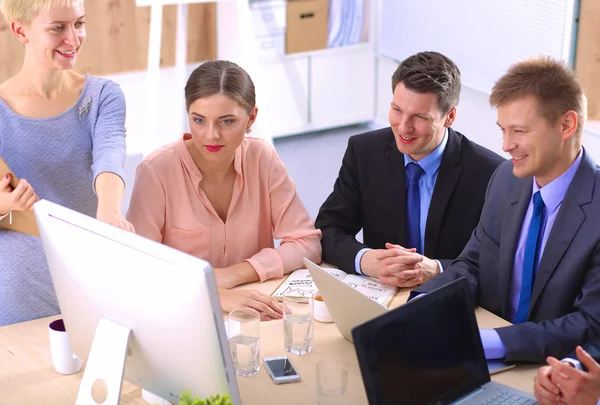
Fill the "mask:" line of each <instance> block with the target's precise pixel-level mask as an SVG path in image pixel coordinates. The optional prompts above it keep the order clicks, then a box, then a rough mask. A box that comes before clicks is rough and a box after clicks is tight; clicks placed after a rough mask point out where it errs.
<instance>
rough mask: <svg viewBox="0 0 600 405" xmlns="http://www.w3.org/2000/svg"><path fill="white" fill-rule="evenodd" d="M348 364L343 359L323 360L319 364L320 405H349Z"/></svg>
mask: <svg viewBox="0 0 600 405" xmlns="http://www.w3.org/2000/svg"><path fill="white" fill-rule="evenodd" d="M347 387H348V363H347V362H346V361H344V360H341V359H322V360H319V361H318V362H317V394H318V398H319V401H318V404H319V405H345V404H347V403H348V398H347V397H346V395H345V394H346V388H347Z"/></svg>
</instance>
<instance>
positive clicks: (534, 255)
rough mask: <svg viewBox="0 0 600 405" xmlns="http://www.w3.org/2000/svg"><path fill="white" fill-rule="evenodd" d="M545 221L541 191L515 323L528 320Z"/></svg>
mask: <svg viewBox="0 0 600 405" xmlns="http://www.w3.org/2000/svg"><path fill="white" fill-rule="evenodd" d="M543 223H544V200H542V195H541V194H540V192H539V191H538V192H536V193H535V194H534V195H533V216H532V217H531V222H529V231H528V232H527V241H526V242H525V255H524V256H523V278H522V280H521V294H520V295H519V307H518V308H517V314H516V315H515V323H522V322H526V321H527V318H528V317H529V305H530V303H531V290H532V288H533V279H534V275H535V274H536V272H537V262H538V260H537V259H538V256H539V253H540V246H541V245H542V241H541V238H540V236H541V232H540V231H541V229H542V224H543Z"/></svg>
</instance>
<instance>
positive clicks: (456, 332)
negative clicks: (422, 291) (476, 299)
mask: <svg viewBox="0 0 600 405" xmlns="http://www.w3.org/2000/svg"><path fill="white" fill-rule="evenodd" d="M352 336H353V338H354V347H355V350H356V354H357V357H358V361H359V364H360V371H361V374H362V377H363V382H364V384H365V390H366V392H367V397H368V399H369V404H370V405H387V404H394V405H398V404H407V405H426V404H436V405H437V404H448V403H451V402H452V401H454V400H456V399H459V398H461V397H463V396H464V395H466V394H468V393H470V392H471V391H473V390H475V389H477V388H479V387H481V386H482V385H484V384H485V383H487V382H489V381H490V375H489V373H488V368H487V363H486V360H485V355H484V352H483V346H482V344H481V338H480V336H479V331H478V329H477V321H476V319H475V311H474V307H473V304H472V302H471V296H470V293H469V290H468V284H467V280H466V279H465V278H460V279H458V280H455V281H453V282H451V283H450V284H447V285H445V286H442V287H440V288H438V289H436V290H433V291H431V292H430V293H428V294H426V295H424V296H421V297H418V298H416V299H413V300H412V301H410V302H408V303H407V304H405V305H403V306H401V307H399V308H396V309H394V310H392V311H390V312H388V313H386V314H384V315H382V316H380V317H378V318H375V319H373V320H371V321H369V322H366V323H364V324H362V325H359V326H357V327H355V328H354V329H353V330H352Z"/></svg>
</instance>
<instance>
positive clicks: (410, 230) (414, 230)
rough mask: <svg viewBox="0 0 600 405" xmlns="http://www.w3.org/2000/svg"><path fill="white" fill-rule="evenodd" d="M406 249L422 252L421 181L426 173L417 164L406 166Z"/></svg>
mask: <svg viewBox="0 0 600 405" xmlns="http://www.w3.org/2000/svg"><path fill="white" fill-rule="evenodd" d="M405 171H406V246H405V247H406V248H409V249H410V248H417V252H418V253H420V254H423V252H422V251H421V250H422V249H421V194H420V193H419V179H420V178H421V176H422V175H423V174H425V171H424V170H423V168H422V167H421V166H419V165H418V164H417V163H412V162H411V163H409V164H407V165H406V168H405Z"/></svg>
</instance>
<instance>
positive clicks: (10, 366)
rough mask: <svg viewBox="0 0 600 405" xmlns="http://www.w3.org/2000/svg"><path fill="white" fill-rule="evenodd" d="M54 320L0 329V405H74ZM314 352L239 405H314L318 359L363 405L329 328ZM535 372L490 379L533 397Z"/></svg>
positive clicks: (356, 376)
mask: <svg viewBox="0 0 600 405" xmlns="http://www.w3.org/2000/svg"><path fill="white" fill-rule="evenodd" d="M280 282H281V281H280V280H270V281H267V282H265V283H263V284H252V285H248V286H243V287H241V288H243V289H250V288H256V289H259V290H260V291H263V292H272V291H274V290H275V288H276V287H277V286H278V285H279V283H280ZM407 296H408V290H404V291H401V292H400V293H399V294H398V295H397V297H396V298H395V299H394V301H393V302H392V304H391V307H397V306H399V305H402V304H403V303H404V302H406V298H407ZM54 318H57V317H50V318H44V319H38V320H35V321H31V322H25V323H21V324H15V325H10V326H5V327H2V328H0V405H4V404H11V405H12V404H25V403H32V404H33V403H36V404H48V405H53V404H57V405H59V404H60V405H64V404H74V403H75V399H76V397H77V392H78V390H79V383H80V381H81V378H82V375H83V372H82V371H80V372H79V373H77V374H75V375H71V376H63V375H60V374H58V373H56V372H55V371H54V368H53V366H52V360H51V359H50V349H49V342H48V328H47V327H48V323H49V322H50V321H51V320H52V319H54ZM477 321H478V323H479V326H480V327H482V328H492V327H498V326H504V325H507V322H506V321H505V320H503V319H501V318H498V317H497V316H495V315H493V314H491V313H489V312H487V311H485V310H483V309H478V310H477ZM313 346H314V348H313V351H312V352H311V353H310V354H309V355H306V356H294V355H291V354H289V357H290V358H291V360H292V362H293V364H294V366H296V368H297V369H298V372H299V373H300V375H301V376H302V381H301V382H300V383H294V384H286V385H275V384H273V383H272V382H271V379H270V378H269V376H268V374H267V372H266V371H265V370H264V367H262V364H261V369H260V371H259V372H258V374H256V375H254V376H252V377H249V378H242V377H238V379H237V381H238V386H239V390H240V393H241V396H242V400H243V403H244V405H251V404H261V405H268V404H281V403H283V402H282V401H283V399H285V403H286V404H314V403H316V401H317V398H316V397H317V396H316V378H315V367H316V363H317V361H318V360H320V359H323V358H330V357H338V358H344V359H346V360H347V361H348V363H349V371H348V391H347V393H346V396H347V398H348V401H347V403H348V404H366V403H367V400H366V394H365V391H364V387H363V384H362V380H361V376H360V370H359V367H358V361H357V359H356V354H355V352H354V348H353V346H352V344H351V343H350V342H348V341H346V340H345V339H344V338H343V337H342V336H341V335H340V334H339V332H338V330H337V328H336V327H335V325H334V324H332V323H329V324H325V323H320V322H316V321H315V329H314V339H313ZM283 354H287V353H285V352H284V350H283V325H282V321H279V320H278V321H269V322H263V323H262V325H261V358H262V357H266V356H278V355H283ZM537 368H538V366H520V367H517V368H516V369H513V370H509V371H506V372H503V373H500V374H498V375H496V376H493V378H492V379H493V380H494V381H498V382H501V383H504V384H507V385H509V386H512V387H515V388H518V389H521V390H523V391H527V392H532V389H533V377H534V375H535V373H536V371H537ZM121 404H122V405H138V404H140V405H141V404H144V405H146V404H147V402H145V401H144V400H142V399H141V390H140V389H139V388H138V387H136V386H135V385H133V384H130V383H128V382H126V381H125V382H124V383H123V388H122V393H121Z"/></svg>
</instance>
